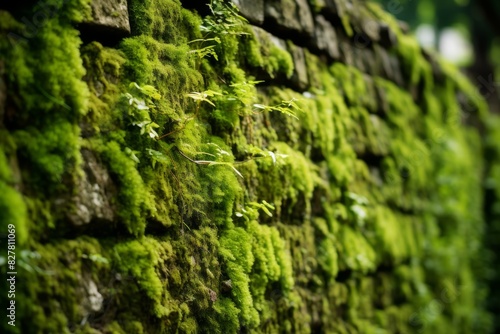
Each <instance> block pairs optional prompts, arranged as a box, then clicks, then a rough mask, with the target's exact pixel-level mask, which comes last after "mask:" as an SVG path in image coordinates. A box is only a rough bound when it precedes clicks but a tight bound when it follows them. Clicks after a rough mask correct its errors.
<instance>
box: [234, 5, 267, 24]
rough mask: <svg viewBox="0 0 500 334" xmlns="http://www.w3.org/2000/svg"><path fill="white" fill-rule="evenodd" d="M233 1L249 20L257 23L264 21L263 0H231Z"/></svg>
mask: <svg viewBox="0 0 500 334" xmlns="http://www.w3.org/2000/svg"><path fill="white" fill-rule="evenodd" d="M233 3H234V4H235V5H236V6H238V8H239V9H240V13H241V15H243V16H244V17H246V18H247V19H248V20H249V21H250V22H252V23H255V24H258V25H261V24H262V23H264V0H233Z"/></svg>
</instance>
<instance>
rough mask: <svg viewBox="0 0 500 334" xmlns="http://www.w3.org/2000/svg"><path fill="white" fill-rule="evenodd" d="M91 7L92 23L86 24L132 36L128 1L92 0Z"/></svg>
mask: <svg viewBox="0 0 500 334" xmlns="http://www.w3.org/2000/svg"><path fill="white" fill-rule="evenodd" d="M91 6H92V21H90V22H85V23H87V24H92V25H95V26H100V27H102V28H106V29H108V30H110V29H112V30H116V31H119V32H121V33H123V34H130V22H129V17H128V6H127V0H92V3H91Z"/></svg>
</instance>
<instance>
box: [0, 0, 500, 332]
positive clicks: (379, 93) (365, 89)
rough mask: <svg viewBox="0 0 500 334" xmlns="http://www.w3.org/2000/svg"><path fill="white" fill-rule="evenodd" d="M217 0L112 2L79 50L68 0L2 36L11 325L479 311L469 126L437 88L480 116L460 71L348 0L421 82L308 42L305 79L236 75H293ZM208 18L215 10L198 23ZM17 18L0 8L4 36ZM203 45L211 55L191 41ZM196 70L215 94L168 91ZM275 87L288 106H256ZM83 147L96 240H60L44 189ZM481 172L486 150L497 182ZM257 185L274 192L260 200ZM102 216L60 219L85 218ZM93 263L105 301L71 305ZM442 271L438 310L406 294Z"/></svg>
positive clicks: (477, 174) (376, 317) (73, 172)
mask: <svg viewBox="0 0 500 334" xmlns="http://www.w3.org/2000/svg"><path fill="white" fill-rule="evenodd" d="M313 4H314V5H316V6H321V3H320V2H314V3H313ZM214 5H216V6H217V11H216V15H215V16H214V17H211V16H207V17H206V18H205V19H201V18H200V17H199V16H198V15H197V14H194V13H192V12H190V11H187V10H186V9H183V8H182V5H181V2H180V1H177V0H148V1H142V2H141V1H135V0H134V1H131V2H129V11H130V17H131V22H132V30H133V36H132V37H129V38H125V39H124V40H123V41H122V42H120V43H119V45H118V47H117V49H113V48H108V47H103V46H102V45H100V44H99V43H97V42H93V43H89V44H88V45H85V46H84V47H83V48H82V50H81V54H80V51H79V47H80V40H79V37H78V33H77V31H76V30H75V29H74V28H72V27H71V22H73V21H75V20H76V21H78V20H81V19H82V18H83V16H82V15H80V12H81V13H83V14H85V12H86V10H87V9H88V6H87V2H83V1H76V2H71V4H69V3H67V4H66V3H65V4H64V5H63V6H64V7H63V8H61V15H59V16H58V17H57V18H53V19H51V20H50V21H49V22H47V24H46V25H44V27H43V28H42V29H41V30H40V31H39V33H38V34H36V36H33V38H29V39H27V40H25V41H22V42H21V41H20V42H19V43H18V44H17V46H15V47H11V45H10V44H9V40H8V39H6V38H2V39H0V51H1V52H2V55H6V56H5V59H6V64H5V65H6V66H5V68H6V75H5V78H6V82H7V87H8V94H9V96H11V97H12V99H11V100H9V103H11V102H12V107H13V108H14V109H15V111H16V113H17V112H18V111H19V112H18V113H17V114H16V117H15V119H9V121H8V122H6V124H7V126H8V128H7V129H2V130H1V135H2V136H1V139H0V194H2V195H0V208H1V209H2V210H0V212H1V213H0V220H1V221H2V224H3V223H4V222H7V223H9V222H12V223H14V224H16V226H17V227H18V229H19V236H18V238H19V240H20V242H22V243H23V244H24V245H27V246H28V245H29V246H30V247H31V248H30V249H29V251H30V252H28V253H26V254H31V255H29V256H27V258H26V259H23V261H24V260H26V261H25V264H26V267H27V268H31V269H32V271H31V272H26V273H25V275H26V277H27V281H28V282H30V283H29V284H27V285H26V291H24V293H25V295H26V300H27V301H31V302H30V303H25V305H26V306H24V307H25V308H26V309H23V312H20V314H23V316H22V317H23V318H22V319H23V320H25V319H27V315H29V316H30V317H31V318H32V319H33V321H31V322H26V321H23V324H24V323H26V324H29V325H32V324H35V325H33V326H34V327H33V328H29V329H27V330H28V331H27V332H50V333H65V332H70V331H71V332H76V333H95V332H97V331H98V330H99V331H104V332H109V333H150V332H151V333H156V332H158V333H164V332H179V333H195V332H207V333H237V332H240V331H242V330H243V331H248V332H250V333H266V332H267V333H275V332H287V333H312V332H325V333H327V332H332V333H333V332H339V333H354V332H360V333H381V332H384V331H385V332H391V333H392V332H411V331H415V330H418V328H415V327H418V321H417V322H415V321H416V319H417V318H418V319H420V320H422V319H424V320H425V325H426V329H427V330H428V331H430V332H436V333H440V332H442V331H443V330H448V331H449V330H452V329H453V328H458V327H460V328H462V329H464V331H466V329H468V328H472V327H473V326H483V327H485V326H487V324H488V321H489V320H488V315H487V314H486V313H484V312H483V311H482V308H481V303H482V301H483V300H484V295H485V290H484V289H483V288H481V287H480V286H479V284H477V285H476V283H475V282H474V280H475V279H476V278H477V277H480V275H481V274H480V273H479V271H476V269H475V263H476V262H477V261H478V259H480V258H481V254H482V253H481V246H480V239H481V236H482V233H483V230H482V229H483V227H482V226H483V217H482V211H481V208H482V207H483V203H482V196H481V173H482V168H483V166H482V165H481V162H480V161H477V159H476V156H475V153H476V152H480V151H482V146H481V143H480V139H479V137H478V134H477V132H476V131H475V130H472V129H468V128H465V127H464V126H463V125H462V124H461V123H460V121H459V120H460V105H459V104H458V103H457V99H456V96H455V95H456V93H457V92H462V93H463V94H465V96H466V99H467V100H468V101H469V102H468V105H469V106H470V110H471V112H472V110H473V111H474V112H475V110H479V113H478V116H479V117H478V119H483V116H484V115H485V114H486V105H485V104H484V101H482V100H481V99H480V98H479V97H478V96H477V95H476V94H475V92H474V90H473V89H472V87H471V86H470V84H469V83H468V82H467V81H466V80H465V79H464V78H463V77H462V76H461V75H459V74H458V72H457V71H456V70H454V69H453V68H451V67H447V66H448V65H446V64H443V65H441V66H442V67H443V70H444V72H445V73H446V75H447V76H446V78H445V79H444V82H434V81H433V78H432V73H431V68H432V67H431V65H430V63H429V62H428V61H426V60H425V58H424V56H423V54H422V52H421V50H420V47H419V46H418V45H417V44H416V42H415V40H414V39H413V38H411V37H408V36H406V35H404V34H402V33H401V31H400V29H399V26H398V25H397V22H396V21H395V20H393V19H392V18H390V17H387V16H386V14H385V13H383V12H382V11H380V8H376V7H374V5H367V6H368V8H369V10H365V9H363V8H362V12H363V13H364V14H363V15H365V14H366V15H373V18H378V19H379V20H383V21H386V22H388V24H389V26H390V27H391V29H393V30H394V32H396V34H397V36H398V41H399V46H398V47H396V48H395V50H394V55H395V56H397V57H398V59H399V60H400V62H401V64H402V69H403V74H404V76H405V78H406V79H407V80H406V81H407V83H408V86H409V87H411V89H412V90H413V89H417V88H419V89H420V88H421V92H419V94H410V92H408V91H407V90H406V89H405V87H400V86H397V85H395V84H394V83H391V82H389V81H387V80H384V79H381V78H370V77H368V76H367V75H366V74H363V73H361V72H360V71H359V70H357V69H355V68H353V67H350V66H346V65H343V64H340V63H335V64H333V65H332V66H327V64H325V63H324V62H323V61H321V60H320V59H319V58H318V57H316V56H314V55H312V54H310V53H309V52H308V51H307V50H306V51H305V53H306V62H307V71H308V77H309V78H310V85H311V88H310V89H311V91H310V92H306V93H304V94H300V93H298V92H294V91H293V90H291V89H287V88H284V87H276V85H271V87H269V86H270V85H269V83H268V84H267V85H262V86H260V87H258V88H256V87H255V83H254V82H253V81H254V80H256V79H255V78H254V76H253V75H260V74H262V73H263V72H264V74H263V75H264V76H266V77H271V78H278V77H279V78H280V80H281V78H283V79H284V78H285V77H287V78H289V77H290V75H291V74H292V73H293V62H292V58H291V56H290V54H289V53H288V52H287V51H286V46H285V45H282V44H283V43H281V42H280V41H277V40H274V39H273V38H272V37H271V36H270V35H269V34H267V33H266V32H264V31H262V30H259V29H255V30H254V29H251V28H250V27H249V26H248V25H246V24H245V23H243V21H241V20H240V19H238V18H237V17H235V16H232V17H227V15H234V14H230V11H229V10H228V9H227V8H226V9H224V8H223V7H220V4H215V3H214ZM344 5H345V4H343V5H342V4H341V7H340V11H341V21H342V24H343V25H344V29H345V30H346V32H347V33H348V34H352V32H353V31H352V27H351V23H350V22H354V23H355V22H356V20H354V17H351V16H354V15H351V14H353V13H351V10H350V9H348V8H347V7H345V6H344ZM359 5H360V6H361V5H362V4H359ZM362 7H363V6H362ZM225 15H226V16H225ZM217 20H220V21H219V24H220V22H223V23H226V25H221V26H217V23H216V26H215V27H212V28H210V27H208V28H207V26H206V25H207V24H208V23H213V22H217ZM233 23H234V24H235V26H232V24H233ZM200 24H204V25H205V30H207V29H208V30H209V33H208V34H207V35H206V36H203V38H209V39H210V38H214V37H217V38H219V42H220V43H219V42H218V41H214V40H210V41H197V42H194V43H188V42H189V41H191V40H193V39H200V38H202V32H201V31H200V29H199V26H200ZM227 24H230V27H233V29H235V30H234V31H232V32H233V33H228V31H227V30H225V29H226V28H227ZM23 26H24V25H23V24H22V23H19V22H17V21H16V20H15V19H14V18H13V17H12V16H11V15H10V14H7V13H5V12H0V31H1V32H2V33H3V34H4V35H5V33H6V32H10V31H14V32H16V33H18V34H22V33H23V29H25V28H24V27H23ZM242 31H245V32H247V33H249V35H242V34H241V32H242ZM210 43H213V45H212V44H210ZM207 46H208V47H212V48H213V49H211V50H213V51H214V52H216V53H217V58H218V60H216V59H215V57H214V55H213V54H212V56H211V57H206V58H200V57H198V56H197V55H199V53H200V51H199V50H200V49H201V48H203V47H207ZM192 49H198V51H196V50H195V51H194V52H193V50H192ZM2 59H3V58H2ZM82 65H83V66H85V68H86V72H85V70H84V69H83V66H82ZM82 79H83V80H82ZM257 79H259V78H258V76H257ZM132 82H136V83H138V84H139V85H140V86H145V85H151V86H154V87H155V89H157V91H158V93H159V95H161V98H159V99H152V98H149V100H150V101H148V104H149V106H148V107H149V109H148V111H147V114H148V119H150V120H151V121H153V122H155V123H156V124H158V126H159V127H158V128H157V131H158V133H159V135H160V136H161V135H165V136H163V137H162V139H161V140H154V139H151V138H149V137H147V136H146V135H144V134H141V131H140V129H139V127H138V126H137V125H134V124H132V121H131V117H130V116H129V114H130V106H129V103H128V101H127V100H126V99H125V98H124V97H123V96H124V94H125V93H130V94H132V93H133V95H134V96H135V97H137V98H138V99H145V100H148V96H147V94H145V93H144V92H141V91H140V89H139V90H137V89H136V88H134V86H133V85H132V86H130V83H132ZM39 87H42V89H43V91H40V90H39ZM375 87H376V89H375ZM206 90H212V91H214V92H217V93H220V94H221V95H216V96H214V97H210V98H209V100H210V102H211V103H213V104H214V105H212V104H211V103H209V102H206V101H205V102H202V103H198V102H197V101H195V100H194V99H192V98H190V97H188V96H187V94H189V93H193V92H197V93H194V94H193V95H191V96H202V95H201V94H202V92H203V91H206ZM420 93H422V94H420ZM197 94H199V95H197ZM417 95H418V96H417ZM207 98H208V96H207ZM290 100H294V101H297V103H298V104H299V105H300V107H301V109H302V111H301V112H297V118H294V117H288V116H287V115H285V114H283V113H280V112H277V111H273V112H267V111H266V112H260V111H258V110H257V109H258V108H257V107H255V106H254V105H255V104H262V105H271V106H274V105H279V104H280V103H282V101H290ZM153 104H154V105H153ZM379 104H380V106H379ZM9 107H11V106H9ZM379 107H380V108H379ZM379 109H380V110H379ZM9 115H10V114H9ZM9 117H11V116H9ZM4 133H5V135H4ZM167 134H168V135H167ZM80 136H83V137H85V140H84V141H83V142H82V140H81V139H80ZM491 140H492V142H495V139H491ZM82 145H83V146H84V147H85V148H88V149H91V150H94V151H96V152H97V153H98V155H99V158H100V160H102V161H103V162H104V165H105V166H106V167H107V169H108V170H109V172H110V175H111V178H112V181H113V182H112V183H113V188H114V189H115V190H116V192H114V191H111V194H106V196H114V197H113V198H111V200H112V202H113V204H114V206H115V207H116V208H117V219H116V221H115V222H113V223H110V224H109V225H110V226H108V227H107V228H106V229H103V230H102V233H103V235H100V234H98V235H97V236H96V238H97V239H95V238H90V237H85V238H84V237H74V238H73V239H72V240H67V239H68V238H69V237H73V236H69V235H66V234H65V233H66V229H61V230H59V229H55V228H54V227H56V226H60V224H67V223H66V221H67V219H66V218H65V217H66V216H65V209H64V208H62V207H61V208H58V206H59V205H55V204H54V203H60V202H56V199H60V198H71V197H72V195H73V194H72V190H73V189H75V188H76V187H75V185H76V184H77V180H78V179H79V177H81V176H82V173H83V171H81V170H80V168H81V166H82V164H81V161H80V159H81V158H80V153H79V150H80V147H81V146H82ZM492 145H493V144H492ZM495 152H496V151H495ZM497 153H498V152H496V153H495V154H497ZM497 155H498V156H500V154H497ZM17 167H19V168H17ZM233 167H234V168H235V169H236V171H235V169H233ZM17 169H19V170H17ZM87 172H88V171H87ZM498 174H500V173H499V172H498V168H497V167H496V166H492V167H490V168H489V169H488V175H490V181H489V182H490V187H492V188H491V189H492V190H494V191H495V192H498V191H497V188H499V187H497V186H496V184H497V183H499V184H500V181H499V182H497V180H496V179H498ZM87 177H89V178H91V177H92V175H90V174H89V175H87ZM20 181H22V182H20ZM499 193H500V192H499ZM497 195H498V194H497ZM263 200H265V201H267V202H269V203H271V204H272V205H273V206H274V207H275V209H274V210H271V211H270V212H269V213H267V214H264V211H262V212H261V214H259V212H258V209H257V208H258V207H259V203H265V202H262V201H263ZM495 210H496V209H495ZM102 223H104V222H101V221H93V222H92V224H94V225H92V226H82V227H79V228H80V229H78V231H77V232H75V233H78V234H80V233H87V232H88V233H100V230H99V228H97V227H98V224H102ZM106 223H107V222H106ZM96 231H98V232H96ZM107 233H109V235H112V237H109V238H107V237H106V235H108V234H107ZM124 235H125V236H126V239H123V237H124ZM144 235H147V236H144ZM48 240H50V241H48ZM36 254H38V255H36ZM28 271H29V270H28ZM455 278H456V280H457V282H456V284H454V282H453V279H455ZM90 281H92V282H94V283H95V285H96V288H97V289H98V291H99V293H100V294H101V295H102V297H103V305H105V306H106V307H108V308H107V309H105V310H99V311H93V312H90V311H89V305H88V302H87V299H88V291H86V289H87V290H88V286H87V285H88V284H90V283H89V282H90ZM31 282H33V283H31ZM110 282H111V283H110ZM450 282H451V283H450ZM453 285H455V287H453ZM457 285H460V286H461V285H470V286H471V287H473V288H472V289H471V290H464V291H462V292H461V294H460V296H458V297H457V302H456V303H451V304H450V305H446V309H445V310H444V311H443V312H442V313H441V314H438V315H435V316H433V317H429V316H428V315H427V314H425V313H423V312H425V311H422V310H425V308H426V307H427V306H428V305H429V304H430V303H432V302H433V301H435V300H440V298H441V297H442V294H441V292H442V287H443V286H444V287H447V288H449V289H451V290H453V291H456V290H457V289H456V286H457ZM68 286H71V287H73V286H75V287H79V288H76V289H75V288H71V289H69V288H68ZM476 287H477V289H476ZM474 289H476V292H477V293H475V292H474ZM82 301H83V302H82ZM474 308H477V309H478V311H475V312H471V311H470V310H471V309H474ZM109 314H111V315H113V316H112V317H109ZM415 314H417V318H415V317H413V316H414V315H415ZM96 317H97V319H96ZM82 319H86V320H85V321H82ZM409 319H410V320H409ZM412 320H415V321H412ZM24 326H25V327H26V326H28V325H24ZM483 327H481V328H483ZM477 328H478V327H477Z"/></svg>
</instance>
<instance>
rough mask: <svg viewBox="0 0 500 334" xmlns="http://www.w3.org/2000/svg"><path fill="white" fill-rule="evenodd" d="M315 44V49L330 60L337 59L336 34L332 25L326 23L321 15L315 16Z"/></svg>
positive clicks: (338, 54) (337, 44)
mask: <svg viewBox="0 0 500 334" xmlns="http://www.w3.org/2000/svg"><path fill="white" fill-rule="evenodd" d="M314 37H315V44H316V47H317V48H318V49H319V50H320V51H323V52H325V53H326V54H327V55H328V56H329V57H330V58H333V59H339V57H340V52H339V42H338V39H337V33H336V32H335V29H334V28H333V26H332V24H331V23H330V22H329V21H327V20H326V19H325V18H324V17H323V16H322V15H318V16H316V29H315V36H314Z"/></svg>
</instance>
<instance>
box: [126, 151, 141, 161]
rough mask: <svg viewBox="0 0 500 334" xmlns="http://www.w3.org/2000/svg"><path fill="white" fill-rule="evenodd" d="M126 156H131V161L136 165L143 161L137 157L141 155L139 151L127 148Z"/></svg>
mask: <svg viewBox="0 0 500 334" xmlns="http://www.w3.org/2000/svg"><path fill="white" fill-rule="evenodd" d="M124 152H125V154H126V155H128V156H129V158H130V159H132V161H134V162H135V163H140V162H141V161H140V160H139V158H138V157H137V155H138V154H139V153H140V152H139V151H134V150H132V149H130V148H128V147H125V151H124Z"/></svg>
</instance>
